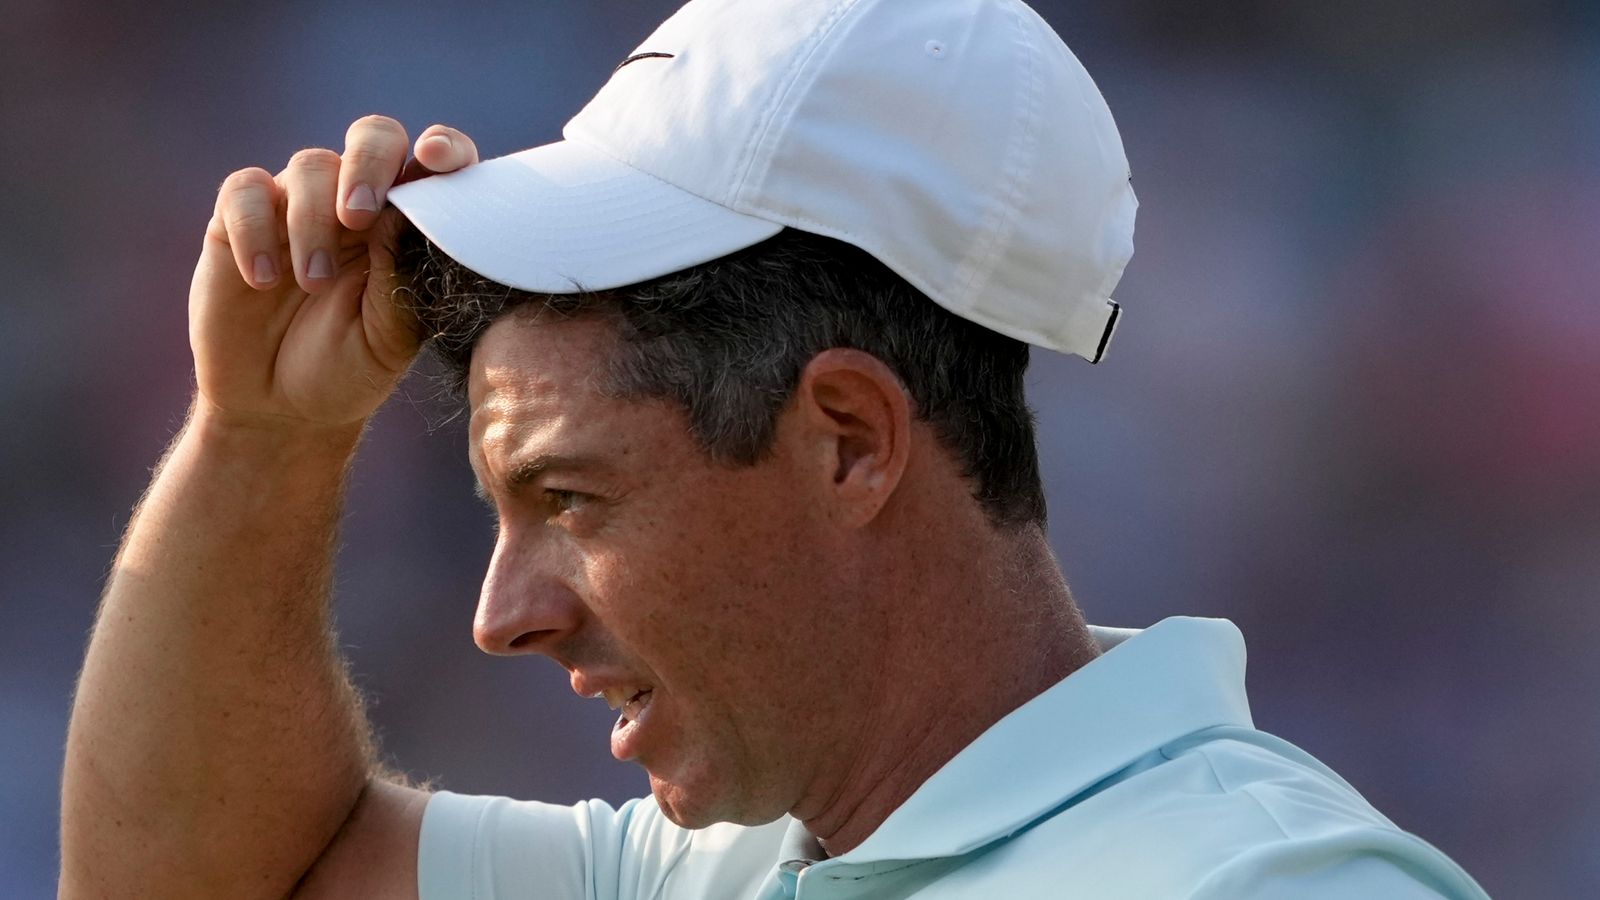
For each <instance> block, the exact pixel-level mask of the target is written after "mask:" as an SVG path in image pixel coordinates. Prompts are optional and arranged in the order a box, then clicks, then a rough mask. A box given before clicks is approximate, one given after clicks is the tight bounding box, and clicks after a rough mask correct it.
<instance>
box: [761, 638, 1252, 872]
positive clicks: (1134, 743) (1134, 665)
mask: <svg viewBox="0 0 1600 900" xmlns="http://www.w3.org/2000/svg"><path fill="white" fill-rule="evenodd" d="M1090 631H1091V632H1092V633H1093V635H1094V638H1095V640H1096V642H1097V643H1099V644H1100V647H1101V649H1102V650H1103V651H1105V652H1104V653H1103V654H1102V655H1101V656H1099V657H1097V658H1096V659H1095V660H1094V661H1093V662H1091V663H1089V664H1088V665H1086V666H1084V667H1083V668H1081V669H1079V670H1078V671H1076V672H1074V673H1072V674H1071V675H1069V676H1068V677H1066V678H1064V679H1062V680H1061V681H1059V682H1057V683H1056V684H1055V685H1052V686H1051V687H1050V688H1048V689H1046V690H1045V691H1044V693H1042V694H1040V695H1039V696H1037V697H1035V698H1033V699H1032V700H1030V701H1028V702H1027V703H1025V704H1023V705H1022V706H1020V707H1018V708H1017V709H1015V710H1013V711H1012V712H1011V713H1009V714H1008V715H1006V716H1005V717H1004V718H1002V719H1001V720H1000V721H998V722H996V723H995V724H994V725H992V726H990V728H989V730H987V731H985V732H984V733H983V734H981V735H979V736H978V739H977V740H975V741H973V742H972V743H971V744H968V745H967V746H966V747H965V748H964V749H962V751H961V752H960V753H958V754H956V755H955V757H953V758H952V759H951V760H950V761H949V762H947V763H945V765H944V767H943V768H941V769H939V771H937V772H935V773H934V774H933V777H931V778H929V779H928V780H927V781H926V782H924V783H923V784H922V786H921V787H920V788H918V789H917V791H916V793H914V794H912V795H911V797H910V798H908V799H907V800H906V802H905V803H903V804H901V806H900V808H898V809H896V810H895V811H894V812H893V813H891V814H890V815H889V817H888V818H887V819H885V820H884V822H883V824H882V825H880V826H878V829H877V830H876V831H874V832H873V833H872V834H871V835H869V836H868V837H867V839H866V840H865V841H863V842H862V843H861V844H860V845H859V846H857V847H856V848H855V849H853V850H851V851H849V852H848V853H845V854H843V855H841V856H840V857H838V859H839V861H840V862H841V863H846V864H853V863H868V862H878V861H881V860H906V859H931V858H935V857H943V856H957V855H960V854H963V853H966V852H968V851H970V850H973V849H975V848H977V847H981V846H983V845H984V844H987V843H990V842H991V841H994V840H996V839H998V838H1001V837H1004V836H1006V835H1008V834H1011V833H1013V832H1015V831H1017V830H1018V829H1020V828H1022V827H1023V826H1025V825H1027V824H1028V823H1030V822H1032V821H1034V820H1035V819H1038V818H1039V817H1040V816H1042V815H1044V814H1045V813H1047V812H1049V811H1050V810H1052V809H1055V808H1056V807H1059V806H1061V805H1062V804H1064V803H1066V802H1068V801H1069V800H1071V799H1072V797H1073V796H1075V795H1077V794H1079V793H1081V792H1082V791H1083V790H1084V789H1085V788H1087V787H1090V786H1091V785H1093V784H1095V783H1096V782H1098V781H1100V780H1101V779H1103V778H1105V777H1106V776H1107V775H1110V774H1111V773H1113V772H1115V771H1117V770H1118V769H1120V768H1122V767H1123V766H1125V765H1127V764H1128V763H1130V762H1132V761H1133V760H1135V759H1137V758H1138V757H1140V756H1143V755H1145V754H1147V753H1149V752H1151V751H1153V750H1155V749H1157V748H1159V747H1161V746H1163V745H1165V744H1168V743H1171V742H1172V741H1174V740H1176V739H1178V738H1180V737H1183V736H1184V735H1187V734H1191V733H1193V732H1196V731H1199V730H1201V729H1204V728H1210V727H1213V726H1217V725H1241V726H1244V727H1252V722H1251V719H1250V707H1249V703H1248V702H1247V700H1246V698H1245V691H1244V663H1245V652H1244V638H1243V636H1242V635H1240V633H1239V629H1238V628H1237V627H1235V626H1234V624H1233V623H1232V622H1229V621H1227V620H1226V619H1198V618H1188V617H1175V618H1170V619H1164V620H1162V621H1161V622H1158V623H1156V624H1155V625H1152V626H1150V627H1149V628H1146V629H1144V630H1142V631H1140V630H1134V629H1122V628H1100V627H1095V626H1090ZM790 830H791V833H790V835H788V838H789V843H792V844H794V849H795V850H797V851H798V850H799V848H800V847H801V846H802V844H801V843H799V842H801V841H804V840H806V839H809V838H810V835H808V834H805V833H804V826H802V825H801V824H800V823H799V822H798V821H796V822H794V823H792V825H791V829H790ZM804 846H806V848H807V849H810V848H811V847H813V846H815V844H814V839H811V842H810V843H808V844H805V845H804ZM785 849H789V848H785ZM785 858H787V857H785Z"/></svg>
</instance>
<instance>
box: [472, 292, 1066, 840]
mask: <svg viewBox="0 0 1600 900" xmlns="http://www.w3.org/2000/svg"><path fill="white" fill-rule="evenodd" d="M614 340H615V337H614V331H613V327H612V325H611V324H610V323H609V322H608V321H606V320H604V319H599V318H587V319H579V320H562V321H548V322H537V321H534V320H533V319H531V318H530V317H528V316H525V315H513V316H509V317H507V318H504V319H502V320H501V321H499V322H497V323H496V324H495V325H493V326H492V327H491V328H490V329H489V330H488V331H487V332H486V333H485V335H484V336H483V338H482V339H481V342H480V343H479V345H478V346H477V348H476V350H475V353H474V356H473V366H472V371H471V376H470V382H469V399H470V402H471V405H472V420H471V429H470V441H471V454H470V455H471V459H472V463H473V467H474V469H475V471H476V472H477V473H478V478H479V481H480V484H481V485H482V486H483V488H484V490H485V492H486V493H487V494H488V495H489V497H490V498H492V500H493V503H494V505H495V507H496V509H497V511H498V520H499V539H498V541H497V544H496V547H495V553H494V557H493V559H492V561H491V563H490V566H489V571H488V574H487V576H486V578H485V580H484V586H483V593H482V597H481V599H480V602H479V606H478V611H477V617H476V621H475V624H474V635H475V637H476V639H477V642H478V644H479V646H480V647H482V648H483V649H484V650H485V651H487V652H490V653H497V654H516V653H542V654H545V655H547V656H550V657H551V658H552V659H555V660H556V661H557V662H559V663H560V664H561V665H562V666H563V667H565V668H566V669H567V670H568V672H569V673H570V675H571V678H572V681H573V685H574V689H575V690H577V691H578V692H579V693H580V694H588V693H591V692H592V691H593V690H594V689H595V687H596V686H597V685H601V684H618V683H621V684H626V685H628V686H629V690H631V689H632V688H633V687H634V686H640V687H643V686H648V687H650V688H651V689H652V695H653V700H652V705H651V711H650V713H649V716H650V718H649V722H650V725H649V728H650V734H649V737H648V740H646V741H644V742H643V743H644V749H643V750H642V752H641V753H640V756H639V759H638V762H639V763H640V764H642V765H643V766H644V767H645V769H646V770H647V771H648V772H649V774H650V780H651V788H652V791H653V793H654V794H655V797H656V799H657V801H658V802H659V803H660V805H661V807H662V809H663V811H664V812H665V813H666V814H667V816H668V817H669V818H671V819H672V820H673V821H674V822H677V823H678V824H680V825H684V826H687V827H699V826H704V825H708V824H711V823H713V822H725V821H731V822H738V823H744V824H759V823H764V822H769V821H772V820H773V819H775V818H777V817H778V816H780V815H782V814H784V813H792V814H794V815H796V816H797V817H799V818H801V819H802V820H804V821H805V822H806V824H807V825H808V826H809V827H810V828H811V830H812V831H813V833H814V834H816V835H817V836H818V837H819V839H820V840H821V841H822V842H823V845H824V847H826V848H827V849H828V850H829V851H830V852H833V853H842V852H844V851H846V850H848V849H850V848H851V847H853V846H855V845H856V844H858V843H859V842H860V841H861V840H862V839H863V838H865V837H866V836H867V835H868V834H870V833H871V832H872V831H873V830H874V829H875V828H876V827H877V825H878V824H879V823H880V822H881V821H882V820H883V818H884V817H886V816H887V814H888V813H889V812H890V811H892V810H893V809H894V808H896V807H897V806H899V805H900V803H901V802H903V801H904V800H905V798H906V797H908V796H910V794H911V793H912V792H913V791H914V790H915V789H916V787H917V786H919V785H920V784H921V783H922V782H923V781H924V780H926V779H927V777H928V776H929V775H931V774H932V773H933V772H934V771H936V770H937V769H938V767H939V766H941V765H942V764H943V763H944V762H946V761H947V760H948V759H949V758H950V757H951V756H953V755H954V754H955V753H956V752H957V751H958V750H959V749H960V748H961V747H963V746H965V745H966V744H967V743H968V742H970V741H971V740H972V739H973V738H974V737H976V736H977V734H979V733H981V732H982V730H983V729H985V728H987V727H988V725H990V724H992V723H993V722H994V721H995V720H996V719H998V718H999V717H1000V716H1002V715H1004V714H1005V713H1006V712H1009V711H1010V710H1011V709H1014V708H1015V707H1016V706H1018V705H1020V704H1021V703H1023V702H1025V701H1026V700H1027V699H1029V698H1031V697H1032V696H1034V695H1035V694H1037V693H1038V692H1039V691H1041V690H1043V689H1044V688H1045V687H1048V686H1049V685H1050V684H1053V683H1055V682H1056V681H1057V680H1059V679H1060V678H1062V677H1065V675H1066V674H1068V673H1069V672H1071V671H1072V670H1074V669H1075V668H1076V667H1078V666H1080V665H1082V664H1083V663H1084V662H1086V661H1087V660H1088V659H1090V658H1092V656H1093V653H1094V651H1093V649H1092V647H1093V644H1092V641H1090V640H1089V639H1088V637H1087V634H1086V632H1085V631H1084V628H1083V625H1082V622H1081V620H1080V619H1079V618H1078V616H1077V613H1076V610H1075V609H1074V608H1073V605H1072V603H1071V600H1070V598H1069V597H1068V595H1067V592H1066V588H1065V585H1064V584H1063V583H1062V581H1061V579H1060V576H1059V572H1058V570H1057V569H1056V567H1055V564H1054V561H1053V559H1051V557H1050V554H1049V551H1048V549H1047V547H1046V546H1045V543H1044V540H1043V535H1042V534H1041V533H1040V532H1039V530H1038V529H1037V528H1031V527H1029V528H1024V529H1021V530H1020V531H1017V532H999V531H996V530H995V529H994V528H993V527H992V526H991V525H990V524H989V522H988V520H987V519H986V518H985V517H984V514H983V511H982V509H981V508H980V507H979V505H978V504H977V502H976V501H975V500H974V499H973V498H972V495H971V490H970V485H969V484H968V483H967V482H966V480H965V479H964V478H963V477H962V476H961V474H960V471H959V470H958V468H957V467H956V465H955V461H954V460H953V459H952V458H951V456H950V454H949V453H948V452H947V451H945V450H944V448H943V447H942V446H941V445H939V444H938V442H937V441H936V440H935V438H934V435H933V432H932V430H931V429H930V428H928V427H927V426H926V425H923V424H922V423H920V422H915V421H913V420H912V418H911V416H910V402H909V398H908V396H907V395H906V393H905V391H904V389H903V388H902V386H901V385H900V383H899V381H898V379H896V378H895V376H894V374H893V373H892V371H890V370H889V369H888V368H887V367H886V366H885V365H884V364H883V363H881V362H880V361H878V360H877V359H875V358H874V357H872V356H869V355H867V354H864V353H860V352H858V351H852V350H842V349H841V350H830V351H826V352H824V353H822V354H819V355H818V356H817V357H815V358H814V359H813V360H812V362H811V363H810V365H809V366H808V367H807V368H806V370H805V372H804V374H803V376H802V378H801V381H800V385H799V388H798V390H797V391H796V395H795V398H794V399H793V400H792V401H791V403H790V404H789V406H788V407H787V408H786V409H785V410H784V412H783V413H782V415H781V418H780V420H779V427H778V431H777V437H776V440H775V444H774V447H773V452H772V453H771V454H770V455H769V456H768V457H767V458H766V459H765V460H763V461H762V462H760V463H759V464H757V465H754V466H749V467H730V466H725V465H721V464H718V463H716V462H715V461H713V460H711V459H710V458H709V457H708V456H707V455H706V453H705V452H704V451H703V450H702V449H701V448H700V446H699V445H698V444H697V443H696V442H695V439H694V438H693V436H692V435H691V433H690V432H689V428H688V422H687V419H686V417H685V415H684V413H683V412H682V410H680V409H678V408H677V407H675V406H672V405H669V404H666V403H663V402H648V401H645V402H640V401H635V400H623V399H618V398H616V397H613V396H608V395H607V393H606V392H605V391H604V390H603V385H604V383H605V377H604V369H603V365H604V361H605V360H606V359H607V358H608V354H609V352H610V348H611V346H612V344H613V341H614ZM541 457H553V458H562V459H573V460H582V462H581V463H578V464H575V465H560V466H557V465H550V466H547V467H545V468H543V469H542V470H541V471H540V472H539V473H538V474H537V475H535V476H534V477H531V478H529V477H516V476H517V473H519V472H520V473H524V475H525V473H526V472H527V471H528V466H527V464H528V463H529V462H530V461H532V460H535V459H539V458H541ZM1041 626H1042V627H1041ZM1019 660H1022V661H1024V662H1023V663H1022V664H1021V665H1019V664H1018V661H1019Z"/></svg>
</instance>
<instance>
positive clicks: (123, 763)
mask: <svg viewBox="0 0 1600 900" xmlns="http://www.w3.org/2000/svg"><path fill="white" fill-rule="evenodd" d="M441 138H442V139H444V140H440V139H441ZM410 143H411V142H410V139H409V138H408V136H407V135H406V132H405V129H404V128H402V127H401V126H400V124H399V123H398V122H396V121H394V120H393V119H388V118H384V117H381V116H368V117H366V118H363V119H360V120H358V121H357V122H355V123H354V124H352V125H351V127H350V129H349V132H348V133H347V135H346V143H345V150H344V153H343V154H342V155H341V154H339V153H335V152H333V151H331V150H306V151H302V152H300V153H297V154H295V156H294V158H293V159H291V160H290V161H289V164H288V165H287V166H286V167H285V168H284V169H283V170H282V171H280V172H279V173H278V174H277V175H272V174H269V173H268V172H267V171H265V170H263V169H257V168H250V169H241V170H239V171H237V172H234V173H233V174H232V175H229V176H228V178H227V179H226V180H225V181H224V182H223V183H222V187H221V189H220V190H219V191H218V194H217V204H216V209H215V212H214V214H213V216H212V218H211V221H210V223H209V224H208V225H207V227H206V232H205V239H204V241H203V243H202V245H201V252H200V259H199V262H198V263H197V265H196V267H195V273H194V280H193V282H192V283H191V286H190V292H189V335H190V345H191V348H192V350H193V352H194V358H195V377H196V383H197V385H198V390H197V392H196V396H195V400H194V406H193V409H192V411H191V414H190V417H189V420H188V422H187V423H186V425H185V427H184V429H183V431H182V433H181V434H180V435H179V437H178V438H177V439H176V440H175V441H174V442H173V444H172V446H171V447H170V448H169V450H168V453H167V456H166V458H165V459H164V460H163V461H162V464H161V466H160V467H159V471H158V474H157V476H156V478H155V480H154V481H153V483H152V484H151V486H150V489H149V491H148V492H147V493H146V495H145V497H144V499H143V501H142V502H141V504H140V507H139V509H138V511H137V512H136V514H135V516H134V517H133V520H132V522H131V523H130V525H129V528H128V532H127V534H126V536H125V537H124V540H123V545H122V547H121V549H120V550H119V552H118V554H117V558H116V560H115V562H114V564H113V566H112V571H111V574H110V577H109V579H108V582H107V586H106V592H105V596H104V598H103V600H102V603H101V607H100V611H99V615H98V618H97V621H96V624H95V629H94V634H93V637H92V638H91V640H90V644H89V649H88V653H87V655H86V657H85V660H84V666H83V672H82V674H81V676H80V679H79V682H78V688H77V692H76V694H75V696H74V702H73V712H72V720H71V724H70V726H69V730H68V734H67V752H66V760H65V766H64V772H63V777H62V790H61V879H60V888H59V894H60V896H62V897H96V898H100V897H123V896H126V897H168V898H183V897H257V896H260V897H284V896H288V895H289V894H291V892H295V891H297V890H298V892H299V895H300V896H341V895H343V896H351V895H352V894H351V893H342V894H341V889H340V886H341V885H344V886H349V885H360V886H361V890H360V891H359V892H358V893H359V895H365V896H393V897H405V896H407V895H408V893H409V895H410V896H415V891H416V885H415V868H414V862H415V855H416V833H417V832H416V827H417V823H418V822H420V819H421V807H422V802H423V801H425V799H426V796H425V795H424V794H422V793H421V792H418V791H412V790H409V789H406V788H402V787H397V786H394V785H393V784H392V783H390V782H389V781H388V780H386V779H385V778H383V777H382V776H381V773H378V772H376V771H375V766H374V763H373V750H372V744H371V740H370V737H369V729H368V726H367V723H366V718H365V716H364V715H363V714H362V712H361V707H360V702H359V699H358V697H357V695H356V693H355V691H354V690H353V689H352V688H351V687H350V684H349V681H348V679H347V678H346V676H345V669H344V664H343V661H342V660H341V659H340V658H339V656H338V654H337V651H336V649H335V645H334V642H333V640H332V637H331V633H330V627H329V615H328V575H329V571H330V569H331V559H332V549H333V543H334V541H333V533H334V528H335V525H336V523H337V521H338V516H339V510H340V506H341V504H342V498H343V480H344V473H345V471H346V469H347V468H348V465H349V462H350V459H351V457H352V455H353V454H354V451H355V446H356V443H357V441H358V439H359V437H360V434H361V430H362V428H363V426H364V423H365V421H366V419H367V417H368V416H370V415H371V414H372V412H373V411H374V410H376V409H377V407H378V406H379V404H381V403H382V402H383V400H384V398H385V397H387V396H388V394H389V393H390V392H391V391H392V390H393V388H394V385H395V383H396V382H397V381H398V380H399V378H400V376H401V375H402V374H403V373H404V372H405V370H406V368H407V367H408V366H409V365H410V363H411V360H412V358H413V357H414V356H415V355H416V352H417V347H418V344H417V337H416V334H415V331H414V326H413V323H411V322H409V321H407V320H406V319H405V318H404V317H403V316H402V315H401V314H400V313H399V312H398V311H397V310H396V309H395V308H394V307H393V306H391V305H390V302H389V297H390V294H391V291H392V287H393V285H392V277H391V275H390V272H391V270H392V260H391V259H390V258H389V255H388V253H387V252H386V250H385V249H384V248H385V245H386V241H387V240H388V239H389V236H390V235H391V234H392V232H393V230H394V228H395V226H396V225H397V224H398V213H396V212H395V211H394V210H392V209H389V210H385V211H383V212H381V213H380V212H378V211H376V210H377V208H379V206H380V204H381V202H382V200H383V197H384V195H385V194H386V193H387V191H388V189H389V187H390V186H391V185H392V184H394V183H395V181H396V179H397V178H398V177H400V176H401V173H402V169H403V167H405V166H406V165H407V164H406V155H407V149H408V147H409V146H410ZM415 153H416V159H415V160H413V161H412V163H411V164H410V166H409V168H410V169H411V170H412V171H423V170H433V171H448V170H451V169H456V168H460V167H461V166H464V165H468V164H470V163H472V162H474V161H476V159H477V150H476V148H474V147H473V145H472V142H471V141H470V140H469V139H467V137H466V136H465V135H463V134H461V133H460V132H457V131H455V130H454V129H451V128H447V127H445V126H441V125H435V126H432V127H430V128H429V129H427V130H426V131H424V132H423V134H422V136H421V137H420V138H419V139H418V141H417V143H416V147H415ZM361 185H366V186H368V187H369V188H371V189H372V194H373V197H372V199H373V200H374V201H376V202H373V203H366V204H361V203H356V204H355V206H361V205H366V206H371V207H374V209H359V208H354V207H353V206H352V204H351V202H350V201H351V198H352V197H357V198H358V199H361V198H364V195H365V192H357V191H356V189H357V188H358V187H360V186H361ZM319 258H326V259H329V260H331V261H332V263H333V264H334V268H333V270H332V271H331V272H324V271H321V269H320V267H319V266H314V265H313V262H314V261H316V260H318V259H319ZM407 854H409V855H410V857H411V859H412V862H413V867H412V868H411V869H410V870H409V872H408V871H406V870H404V869H403V868H402V864H403V861H404V860H405V858H406V856H407ZM374 861H382V864H381V865H374ZM352 871H360V872H361V873H362V874H361V875H360V876H359V877H352V876H351V875H349V874H347V873H349V872H352Z"/></svg>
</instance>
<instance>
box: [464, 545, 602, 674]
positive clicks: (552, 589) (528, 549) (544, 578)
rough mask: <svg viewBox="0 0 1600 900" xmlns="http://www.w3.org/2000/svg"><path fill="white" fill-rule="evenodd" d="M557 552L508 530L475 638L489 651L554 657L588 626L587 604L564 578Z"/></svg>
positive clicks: (487, 579) (492, 564)
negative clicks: (585, 618)
mask: <svg viewBox="0 0 1600 900" xmlns="http://www.w3.org/2000/svg"><path fill="white" fill-rule="evenodd" d="M553 549H554V548H552V547H550V546H549V545H548V544H546V545H545V546H535V545H534V544H532V543H530V542H521V541H518V540H516V539H515V535H514V534H513V533H512V532H510V531H507V530H502V531H501V533H500V538H499V540H497V541H496V542H495V546H494V556H493V557H492V558H491V559H490V560H489V571H488V572H487V573H485V574H484V577H483V591H482V593H480V594H479V595H478V613H477V615H476V616H475V617H474V618H473V622H472V639H473V641H474V642H475V643H476V644H477V645H478V648H479V649H480V650H482V651H483V652H485V653H492V654H494V655H496V656H517V655H521V654H526V653H547V654H548V653H551V652H552V651H553V650H554V649H555V648H556V647H559V646H560V645H561V643H562V642H563V641H565V640H566V639H567V638H568V637H570V636H571V635H572V634H574V633H575V632H577V630H578V629H579V627H580V626H581V625H582V624H583V616H584V608H583V601H582V600H581V599H580V598H579V597H578V595H577V594H576V593H574V592H573V590H572V588H571V587H570V586H569V585H568V584H567V583H566V582H565V581H563V580H562V579H561V578H560V577H559V569H558V567H557V566H556V565H554V564H553V562H554V561H553V560H552V559H550V556H551V555H552V551H553Z"/></svg>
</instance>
